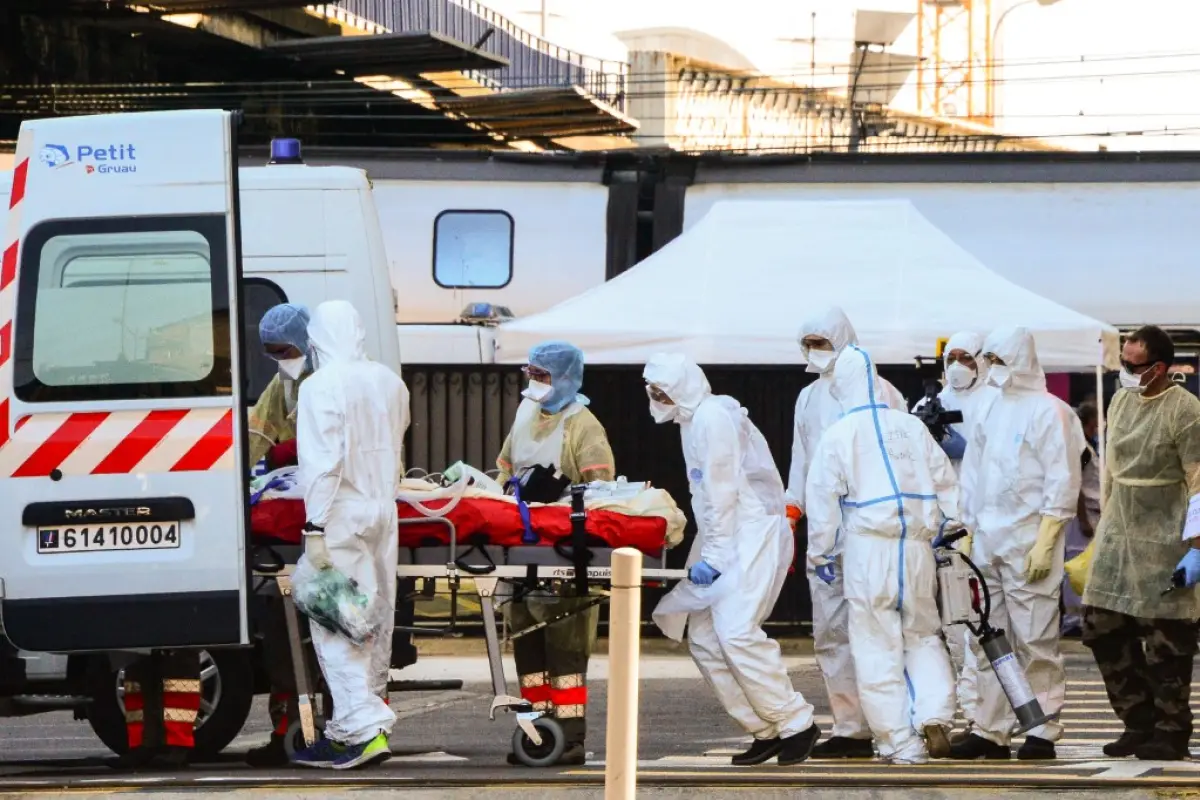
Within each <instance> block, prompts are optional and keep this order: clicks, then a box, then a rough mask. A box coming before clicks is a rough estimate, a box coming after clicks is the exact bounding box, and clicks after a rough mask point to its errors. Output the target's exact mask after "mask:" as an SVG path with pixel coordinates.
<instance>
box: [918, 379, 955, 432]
mask: <svg viewBox="0 0 1200 800" xmlns="http://www.w3.org/2000/svg"><path fill="white" fill-rule="evenodd" d="M941 389H942V387H941V385H940V384H939V383H938V382H937V381H926V382H925V400H924V402H922V403H921V404H920V406H919V407H918V408H917V409H916V410H915V411H913V416H915V417H916V418H917V419H919V420H921V422H923V423H925V427H926V428H927V429H928V430H929V434H930V435H931V436H932V437H933V438H934V441H937V442H940V441H942V440H943V439H945V438H946V434H947V433H948V428H949V427H950V426H951V425H953V424H955V423H958V422H962V421H963V414H962V412H961V411H947V410H946V409H945V408H943V407H942V401H941V398H939V397H938V392H940V391H941Z"/></svg>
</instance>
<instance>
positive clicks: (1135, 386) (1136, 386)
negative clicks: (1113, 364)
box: [1120, 367, 1146, 394]
mask: <svg viewBox="0 0 1200 800" xmlns="http://www.w3.org/2000/svg"><path fill="white" fill-rule="evenodd" d="M1120 381H1121V388H1122V389H1125V390H1127V391H1130V392H1133V393H1134V394H1144V393H1145V391H1146V387H1145V386H1143V385H1142V376H1141V375H1134V374H1133V373H1132V372H1130V371H1129V370H1127V369H1125V368H1124V367H1122V368H1121V375H1120Z"/></svg>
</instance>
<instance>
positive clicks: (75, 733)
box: [0, 643, 1200, 800]
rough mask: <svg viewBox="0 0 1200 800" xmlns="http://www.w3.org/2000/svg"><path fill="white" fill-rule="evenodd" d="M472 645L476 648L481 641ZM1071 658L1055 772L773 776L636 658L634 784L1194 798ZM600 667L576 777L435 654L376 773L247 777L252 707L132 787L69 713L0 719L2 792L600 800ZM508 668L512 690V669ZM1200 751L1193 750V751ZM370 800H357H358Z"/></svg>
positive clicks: (258, 714) (815, 681) (735, 737)
mask: <svg viewBox="0 0 1200 800" xmlns="http://www.w3.org/2000/svg"><path fill="white" fill-rule="evenodd" d="M468 646H469V643H468ZM478 646H479V649H480V650H482V643H478ZM1072 650H1073V652H1072V653H1071V654H1070V655H1069V657H1068V665H1069V678H1070V683H1069V688H1068V704H1067V708H1066V711H1065V713H1064V723H1065V725H1066V729H1067V733H1066V736H1065V738H1064V740H1063V741H1062V742H1061V743H1060V745H1059V760H1058V761H1057V762H1053V763H1038V764H1028V763H1023V762H1018V761H1015V760H1014V761H1012V762H1009V763H995V762H990V763H987V764H982V763H961V762H959V763H955V762H934V763H931V764H929V765H926V766H919V767H901V766H891V765H886V764H882V763H875V762H865V763H864V762H821V761H809V762H808V763H806V764H803V765H800V766H797V767H792V768H786V769H784V768H779V767H777V766H774V765H765V766H762V767H756V768H751V769H745V768H742V769H737V768H733V767H731V766H730V764H729V756H730V755H732V754H733V753H735V752H737V751H738V750H739V749H741V748H743V747H744V746H745V744H746V742H747V739H746V737H744V736H742V735H741V734H740V733H739V731H738V730H737V728H736V727H735V726H734V724H733V723H732V721H730V720H729V719H728V717H727V716H726V715H725V714H724V713H723V712H722V710H721V709H720V708H719V707H718V705H717V703H716V701H715V699H714V697H713V696H712V694H711V693H710V691H709V690H708V688H707V687H706V686H705V684H704V682H703V681H702V680H701V678H700V676H699V673H698V672H697V671H696V669H695V667H694V666H693V665H692V663H691V661H690V660H689V659H688V658H687V657H686V656H682V655H658V654H647V655H645V656H644V657H643V660H642V684H641V717H640V726H639V729H640V733H639V736H640V748H639V757H640V762H639V782H640V786H641V787H642V788H643V789H644V790H645V791H646V792H650V791H651V789H653V788H655V787H658V788H659V789H661V790H662V792H657V791H656V792H655V793H649V794H646V795H645V796H647V797H657V796H662V797H672V796H681V795H680V794H676V793H674V792H672V791H668V790H676V791H682V790H686V789H690V790H691V791H692V793H694V791H695V788H697V787H710V790H709V791H706V793H705V796H711V795H713V793H714V792H715V791H716V789H717V787H727V788H730V789H733V788H734V787H755V788H756V789H758V790H761V794H756V796H763V797H769V796H773V795H772V794H771V792H773V791H774V790H780V791H784V790H787V789H793V790H794V789H795V788H796V787H811V788H821V787H828V788H829V789H830V792H841V794H838V795H837V796H839V797H851V795H849V794H846V793H845V792H846V790H847V789H848V788H849V787H860V788H863V789H864V790H865V789H868V788H871V787H899V788H905V787H908V788H912V789H914V790H915V789H919V788H920V789H923V790H924V791H923V793H920V794H919V796H921V797H937V796H940V792H942V791H947V792H949V791H956V792H961V791H966V790H984V789H986V790H987V791H986V793H985V794H986V796H989V797H994V796H999V795H997V794H996V790H998V789H1012V790H1017V789H1021V788H1026V789H1028V788H1034V787H1037V788H1043V789H1045V788H1056V789H1063V790H1084V789H1087V790H1098V789H1114V790H1115V789H1126V790H1133V794H1129V795H1127V796H1129V797H1140V796H1142V795H1141V794H1139V793H1138V791H1139V790H1142V791H1146V792H1153V791H1154V790H1160V789H1163V788H1165V787H1178V788H1196V789H1200V762H1181V763H1153V762H1139V761H1136V760H1134V759H1124V760H1114V759H1106V758H1105V757H1104V756H1103V755H1102V753H1101V751H1100V747H1101V745H1103V744H1104V743H1105V742H1108V741H1111V740H1112V739H1115V738H1116V737H1117V736H1118V735H1119V734H1120V732H1121V725H1120V723H1119V722H1118V720H1117V719H1116V718H1115V717H1114V716H1113V714H1112V712H1111V710H1110V709H1109V706H1108V702H1107V700H1106V699H1105V695H1104V689H1103V685H1102V684H1101V682H1100V678H1099V676H1098V674H1097V673H1096V671H1095V667H1094V665H1093V664H1092V663H1091V660H1090V657H1089V656H1088V655H1087V654H1086V651H1083V650H1081V649H1080V648H1078V646H1077V645H1076V646H1074V647H1072ZM607 666H608V664H607V658H606V657H604V656H598V657H596V658H595V659H594V660H593V667H592V673H591V702H592V708H593V714H592V717H591V719H590V722H591V724H592V728H591V731H590V733H589V737H588V747H589V750H590V751H592V754H591V756H590V758H589V761H588V763H587V764H586V765H585V766H583V767H577V768H571V769H558V770H531V769H527V768H523V767H510V766H507V765H506V764H505V763H504V759H505V755H506V753H507V752H508V748H509V740H510V737H511V734H512V730H513V722H512V717H511V716H505V715H502V716H500V717H499V718H498V719H497V721H495V722H489V721H488V718H487V709H488V705H489V701H490V696H491V695H490V688H489V683H488V678H487V675H488V673H487V663H486V660H485V659H484V658H482V657H481V656H436V655H430V656H425V657H423V658H422V660H421V661H420V662H419V663H418V664H417V665H415V666H414V667H411V668H409V669H407V670H405V671H404V673H403V677H405V678H409V679H417V680H419V679H430V678H461V679H463V680H464V681H466V683H465V685H464V688H463V689H462V690H461V691H453V692H433V693H416V694H397V695H394V696H393V705H394V707H395V708H396V709H397V711H398V715H399V718H400V720H399V722H398V724H397V727H396V731H395V733H394V735H393V750H394V752H395V753H396V757H395V758H393V759H392V760H391V761H390V762H388V763H387V764H385V765H382V766H380V767H378V768H375V769H371V770H367V771H363V772H356V773H351V774H345V773H341V774H337V775H336V776H335V775H334V774H331V773H325V772H319V771H304V770H294V769H279V770H251V769H249V768H248V767H245V766H244V765H242V764H241V762H240V754H242V753H244V752H245V751H246V750H247V749H249V748H250V747H253V746H256V745H259V744H262V743H263V742H265V741H266V740H267V736H268V728H269V725H268V721H267V715H266V709H265V703H263V702H262V701H261V700H260V701H259V702H258V703H257V704H256V706H255V710H254V713H253V714H252V716H251V719H250V721H249V723H248V724H247V727H246V729H245V731H244V732H243V734H242V735H241V736H240V737H239V738H238V739H237V740H236V741H235V742H234V744H233V745H232V747H231V748H230V750H229V752H228V753H227V755H226V758H225V759H224V760H222V761H221V762H218V763H215V764H203V765H196V766H193V768H192V769H190V770H187V771H185V772H181V773H178V774H168V775H144V776H133V777H129V776H124V775H117V774H115V773H112V772H111V771H109V770H108V769H107V768H106V767H105V766H104V758H105V757H106V756H107V755H108V754H107V753H106V751H105V749H104V747H103V745H101V744H100V742H99V740H97V739H96V738H95V737H94V736H93V735H92V733H91V731H90V729H89V728H88V727H87V725H86V723H80V722H75V721H73V720H72V719H71V717H70V714H67V713H55V714H46V715H42V716H35V717H27V718H23V719H12V720H5V721H3V734H2V735H0V791H19V790H34V789H43V790H44V789H51V788H65V787H72V788H75V789H78V790H84V789H88V788H94V789H102V788H106V787H116V786H131V785H136V786H142V787H159V788H162V789H166V788H169V787H178V788H183V787H204V786H207V787H210V788H213V789H216V788H217V787H221V788H222V789H229V788H237V787H242V788H252V787H273V788H275V789H280V788H290V789H293V790H296V791H300V790H301V789H302V788H303V787H305V786H310V785H313V784H314V783H321V782H325V781H333V782H334V783H335V784H336V785H338V786H358V787H362V788H364V789H366V788H371V787H373V788H375V789H382V788H384V787H388V788H400V787H404V788H406V789H408V790H416V789H418V788H423V789H431V790H432V789H443V790H450V789H456V788H457V789H463V788H468V789H469V788H471V787H479V786H485V785H486V786H493V787H497V788H501V787H503V786H506V785H510V786H512V788H514V789H521V787H526V788H524V789H521V790H523V791H526V792H527V791H528V787H541V791H544V792H548V793H553V794H557V793H558V792H559V791H561V792H563V794H562V795H561V796H563V797H576V796H578V797H595V796H599V795H597V794H596V793H595V792H594V788H595V787H597V786H599V785H601V784H602V782H603V775H604V766H605V762H604V733H605V720H604V714H603V710H604V708H605V689H606V684H607V680H606V678H607ZM788 666H789V670H790V672H791V674H792V678H793V681H794V683H795V685H796V687H797V688H798V689H800V690H801V691H803V692H804V693H805V695H806V696H808V697H809V698H810V700H811V701H812V702H813V703H814V705H816V707H817V713H818V724H820V725H821V726H822V728H823V729H825V730H826V731H828V729H829V726H830V718H829V716H828V706H827V704H826V703H825V699H824V692H823V690H822V689H821V682H820V676H819V673H818V671H817V668H816V665H815V663H814V661H813V658H812V657H811V655H790V656H788ZM508 671H509V675H510V680H511V676H512V674H513V671H512V665H511V661H510V662H509V664H508ZM511 685H515V683H514V684H511ZM1196 746H1197V747H1200V743H1197V744H1196ZM332 788H333V786H332V785H331V786H330V787H329V788H328V789H325V790H323V791H325V794H323V795H322V796H323V797H333V796H334V795H330V794H328V792H329V791H330V790H332ZM576 789H578V790H579V791H576ZM552 790H556V791H552ZM929 790H933V791H934V793H933V794H930V793H929ZM369 796H370V795H369V794H367V795H362V796H361V797H362V798H363V800H365V798H366V797H369ZM416 796H422V795H416ZM428 796H430V797H435V796H446V797H451V796H466V795H465V794H463V795H458V794H453V793H452V794H444V795H438V794H431V795H428ZM526 796H527V795H526ZM780 796H782V794H781V795H780ZM829 796H830V797H833V796H834V795H833V794H830V795H829ZM863 796H864V797H865V796H866V795H863ZM898 796H899V795H898ZM914 796H917V795H914ZM947 796H949V795H947ZM955 796H958V795H957V794H956V795H955ZM981 796H982V795H981ZM1080 796H1085V795H1080ZM1113 796H1114V797H1115V796H1125V795H1121V794H1115V795H1113ZM1147 796H1148V795H1147ZM354 797H356V798H359V797H360V795H358V794H355V795H354Z"/></svg>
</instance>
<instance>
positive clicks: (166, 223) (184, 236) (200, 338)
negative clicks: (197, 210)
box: [14, 217, 232, 402]
mask: <svg viewBox="0 0 1200 800" xmlns="http://www.w3.org/2000/svg"><path fill="white" fill-rule="evenodd" d="M214 222H215V223H216V224H214ZM227 286H228V275H227V271H226V268H225V241H224V223H223V220H222V219H220V218H217V219H216V220H213V219H211V218H203V217H201V218H190V219H170V218H153V219H140V220H126V221H124V224H122V221H121V220H71V221H66V222H54V223H45V224H43V225H40V226H38V227H37V228H35V229H34V230H32V231H30V233H29V235H28V236H27V237H26V243H25V251H24V253H23V258H22V265H21V276H20V295H19V298H18V303H19V305H20V307H19V311H18V315H17V319H18V326H19V327H18V331H17V334H18V335H17V342H16V359H15V365H14V366H15V367H16V373H17V374H16V378H17V380H16V390H17V396H18V397H21V399H22V400H25V401H26V402H37V401H52V400H91V399H122V398H148V397H196V396H211V395H227V394H229V393H230V392H231V390H232V381H231V380H230V377H229V376H230V360H229V333H228V324H229V322H228V320H229V313H228V294H227V288H226V287H227Z"/></svg>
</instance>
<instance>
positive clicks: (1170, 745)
mask: <svg viewBox="0 0 1200 800" xmlns="http://www.w3.org/2000/svg"><path fill="white" fill-rule="evenodd" d="M1179 739H1180V737H1179V736H1171V735H1164V734H1161V733H1155V734H1154V736H1153V737H1152V738H1151V739H1150V741H1148V742H1146V743H1145V744H1142V745H1139V746H1138V747H1137V748H1136V749H1135V750H1134V751H1133V754H1134V755H1135V756H1137V757H1138V759H1140V760H1141V761H1183V760H1184V759H1186V758H1190V757H1191V753H1189V752H1188V743H1187V740H1186V739H1184V740H1183V741H1179Z"/></svg>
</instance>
